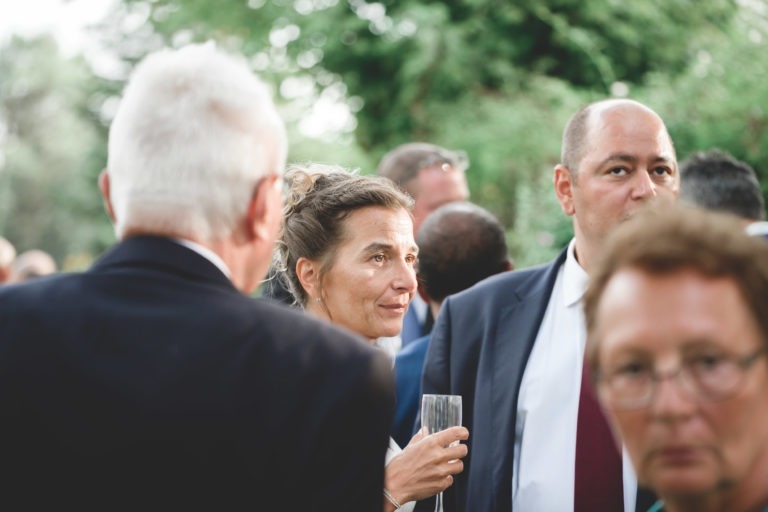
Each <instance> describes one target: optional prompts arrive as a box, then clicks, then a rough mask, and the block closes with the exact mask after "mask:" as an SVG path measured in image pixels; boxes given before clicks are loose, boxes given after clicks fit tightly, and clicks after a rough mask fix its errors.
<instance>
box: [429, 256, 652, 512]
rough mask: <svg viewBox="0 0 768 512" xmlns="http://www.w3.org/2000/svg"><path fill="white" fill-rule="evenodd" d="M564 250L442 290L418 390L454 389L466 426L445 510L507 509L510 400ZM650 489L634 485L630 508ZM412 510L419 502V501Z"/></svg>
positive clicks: (644, 500)
mask: <svg viewBox="0 0 768 512" xmlns="http://www.w3.org/2000/svg"><path fill="white" fill-rule="evenodd" d="M565 257H566V251H565V250H564V251H563V252H561V253H560V255H559V256H558V257H557V258H556V259H555V260H554V261H552V262H550V263H548V264H546V265H542V266H538V267H534V268H529V269H524V270H516V271H514V272H505V273H502V274H498V275H496V276H492V277H489V278H488V279H486V280H484V281H482V282H480V283H478V284H477V285H475V286H474V287H472V288H470V289H468V290H465V291H463V292H461V293H458V294H456V295H453V296H451V297H448V299H446V300H445V302H443V306H442V309H441V310H440V316H439V317H438V319H437V322H436V323H435V327H434V329H433V330H432V340H431V342H430V345H429V350H428V351H427V359H426V361H425V363H424V377H423V380H422V392H423V393H437V394H455V395H462V405H463V424H464V425H465V426H466V427H467V428H468V429H469V433H470V436H469V440H468V441H467V444H468V445H469V454H468V455H467V457H466V458H465V459H464V472H463V473H461V474H459V475H456V476H455V477H454V484H453V486H451V487H450V488H449V489H448V490H447V491H446V492H445V501H444V510H445V511H446V512H453V511H462V512H506V511H510V510H512V469H513V458H514V453H513V451H514V443H515V424H516V421H517V400H518V396H519V394H520V386H521V383H522V379H523V372H524V371H525V366H526V364H527V363H528V358H529V356H530V354H531V350H532V349H533V344H534V342H535V341H536V337H537V335H538V332H539V326H540V325H541V322H542V319H543V318H544V313H545V312H546V309H547V306H548V304H549V297H550V295H551V294H552V289H553V288H554V285H555V281H556V279H557V273H558V270H559V269H560V266H561V265H562V264H563V262H564V261H565ZM654 499H655V498H654V497H653V496H652V495H651V494H649V493H648V492H647V491H646V490H644V489H640V490H639V491H638V496H637V501H636V510H638V511H640V510H642V511H643V512H644V511H645V510H647V509H648V507H650V505H651V504H652V503H653V501H654ZM417 510H426V509H425V508H423V506H422V504H421V503H420V504H419V507H418V508H417Z"/></svg>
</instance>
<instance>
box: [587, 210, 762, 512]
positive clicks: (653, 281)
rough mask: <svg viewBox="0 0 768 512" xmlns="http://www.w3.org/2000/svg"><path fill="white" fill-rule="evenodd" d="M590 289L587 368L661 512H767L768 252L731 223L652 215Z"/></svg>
mask: <svg viewBox="0 0 768 512" xmlns="http://www.w3.org/2000/svg"><path fill="white" fill-rule="evenodd" d="M592 279H593V281H592V282H591V285H590V288H589V291H588V292H587V295H586V296H585V314H586V321H587V328H588V332H589V342H588V346H587V355H586V357H587V361H588V363H589V366H590V368H591V372H592V377H593V381H594V384H595V387H596V390H597V396H598V398H599V400H600V402H601V405H602V407H603V408H604V409H605V410H606V412H607V414H608V416H609V420H610V422H611V424H612V427H613V429H614V432H615V434H617V437H618V439H619V440H620V441H621V442H623V444H624V447H625V449H626V450H627V452H628V454H629V456H630V458H631V460H632V463H633V465H634V468H635V471H636V473H637V477H638V482H640V483H641V484H644V485H646V486H648V487H650V488H651V489H653V490H654V491H655V492H656V494H657V495H658V497H659V498H660V500H659V501H658V502H657V503H656V504H655V505H654V506H653V508H652V509H651V510H652V511H660V510H667V511H672V512H685V511H696V512H702V511H704V512H706V511H729V512H748V511H763V510H768V359H767V358H766V348H767V344H768V244H766V243H765V242H764V241H763V240H760V239H756V238H750V237H748V236H746V235H744V234H743V230H742V229H741V228H740V226H739V224H738V221H736V220H733V219H731V218H727V217H724V216H721V214H711V213H704V212H700V211H691V210H689V211H685V210H682V209H672V210H662V211H659V210H656V211H655V212H650V211H648V212H645V213H644V214H642V215H638V216H636V217H635V218H633V219H632V220H630V221H628V222H627V223H626V224H625V225H624V226H622V228H620V229H619V230H617V232H616V233H615V235H614V236H613V237H612V238H611V239H610V241H609V242H608V244H607V247H606V248H605V251H604V253H603V260H602V261H601V263H600V264H599V266H598V268H597V269H596V271H595V273H594V274H593V276H592Z"/></svg>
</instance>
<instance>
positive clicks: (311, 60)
mask: <svg viewBox="0 0 768 512" xmlns="http://www.w3.org/2000/svg"><path fill="white" fill-rule="evenodd" d="M754 5H757V8H754V9H753V8H752V7H750V6H754ZM761 5H763V4H762V2H759V1H758V2H742V1H739V2H737V1H736V0H646V1H643V2H622V1H619V0H544V1H540V0H524V1H522V2H487V1H484V0H445V1H422V0H397V1H395V0H382V1H381V2H368V1H366V0H219V1H218V2H210V1H209V0H123V2H122V3H120V4H118V6H117V9H116V11H115V13H114V15H113V16H111V17H110V18H109V19H108V20H106V22H105V24H104V26H103V27H102V31H101V32H102V35H103V38H104V41H105V42H106V43H107V44H108V45H111V47H112V49H113V50H114V51H115V52H116V53H117V54H118V55H119V56H120V57H121V58H122V59H123V60H124V62H125V63H126V64H127V65H126V67H125V70H123V71H124V72H125V76H123V77H121V78H120V79H119V80H117V81H115V82H106V81H103V80H101V81H99V80H95V79H94V78H93V77H92V76H90V75H89V74H88V73H87V70H85V69H84V66H83V64H82V62H78V61H64V60H63V59H61V58H60V57H58V54H57V52H56V51H55V49H54V48H52V47H50V46H49V47H47V49H40V48H38V49H37V50H34V49H33V47H34V46H35V44H40V43H35V44H32V43H29V44H28V45H27V46H29V47H25V45H24V44H22V43H21V42H18V41H17V42H15V43H14V44H13V45H11V47H9V48H8V49H5V50H3V54H2V56H0V60H1V61H2V62H1V63H0V104H1V105H2V108H3V110H2V112H1V113H0V116H1V117H0V119H2V120H3V122H5V123H8V122H9V121H7V119H21V120H19V121H12V123H11V124H9V126H16V125H14V124H13V123H19V124H18V126H19V127H21V126H22V125H23V123H24V122H29V123H31V125H32V128H30V129H29V130H27V131H24V132H23V133H24V134H25V135H24V136H17V135H14V134H11V135H10V136H8V137H6V140H5V141H4V142H2V149H3V151H4V153H5V159H6V164H5V168H2V169H0V233H2V234H4V235H7V236H9V237H10V238H13V237H12V236H11V231H9V230H16V232H17V233H18V234H16V233H14V236H17V237H31V238H30V239H28V240H27V239H25V238H22V239H24V240H27V241H25V242H24V243H23V244H21V245H30V246H31V245H39V246H41V247H43V248H48V249H49V250H52V251H54V252H55V253H56V254H57V255H58V256H61V255H63V254H65V253H67V252H72V251H76V250H77V251H83V250H87V251H98V250H99V249H100V248H102V247H104V245H105V244H106V243H108V241H110V240H111V239H112V236H111V232H110V230H109V227H108V225H107V223H106V219H105V217H104V215H103V214H102V213H101V206H100V200H99V198H98V195H97V193H96V188H95V179H96V175H97V174H98V171H99V170H100V169H101V167H102V166H103V165H104V162H105V161H106V142H105V140H106V132H105V129H104V125H103V124H102V121H101V119H99V118H98V117H97V116H96V115H95V114H94V112H98V111H99V109H100V108H101V105H102V103H103V102H104V101H105V100H108V99H109V98H110V97H112V96H115V95H116V94H118V92H117V89H119V87H120V86H121V85H122V83H121V82H122V79H123V78H126V77H127V70H128V69H129V68H130V65H131V64H132V63H134V62H136V61H137V60H139V59H140V58H142V57H143V56H144V55H145V54H146V53H148V52H149V51H152V50H154V49H157V48H159V47H161V46H163V45H171V46H180V45H182V44H186V43H188V42H192V41H203V40H207V39H209V38H212V39H215V40H216V41H218V43H219V44H220V45H221V46H223V47H225V48H227V49H230V50H232V51H234V52H238V53H243V54H244V55H246V56H247V57H248V58H249V59H250V62H251V63H252V65H253V68H254V69H255V70H256V71H257V72H259V74H260V75H261V76H262V77H263V78H264V79H265V80H266V81H267V82H268V83H271V84H274V87H275V91H276V93H277V94H276V96H277V99H278V102H279V103H280V108H281V113H282V114H283V117H284V118H285V119H286V121H287V124H288V127H289V133H290V139H291V153H290V155H289V159H290V160H293V161H307V160H314V161H321V162H328V163H339V164H341V165H345V166H348V167H358V168H360V169H361V171H362V172H363V173H372V172H374V170H375V168H376V165H377V162H378V159H379V158H380V157H381V155H383V154H384V153H385V152H386V151H387V150H389V149H391V148H392V147H394V146H395V145H397V144H399V143H402V142H406V141H413V140H425V141H430V142H434V143H437V144H441V145H444V146H446V147H450V148H455V149H464V150H466V151H467V152H468V154H469V155H470V159H471V163H472V165H471V168H470V170H469V171H468V174H467V177H468V180H469V182H470V188H471V190H472V199H473V200H474V201H475V202H477V203H478V204H481V205H483V206H485V207H486V208H488V209H490V210H491V211H493V212H494V213H495V214H496V215H498V216H499V218H500V219H501V220H502V222H503V223H504V224H505V226H507V228H508V229H509V232H508V239H509V242H510V248H511V252H512V256H513V257H514V258H515V260H516V263H517V265H518V266H519V267H521V266H526V265H530V264H534V263H538V262H541V261H544V260H546V259H548V258H550V257H551V256H553V255H554V254H555V253H556V252H557V251H558V250H559V249H560V248H561V247H562V246H563V245H564V244H565V243H567V241H568V239H569V238H570V237H571V235H572V233H571V227H570V224H571V223H570V219H569V218H568V217H566V216H564V215H563V214H562V212H561V211H560V208H559V205H557V202H556V200H555V198H554V193H553V190H552V183H551V182H552V168H553V166H554V165H555V164H556V163H557V161H558V159H559V149H560V136H561V131H562V128H563V126H564V124H565V122H566V120H567V119H568V117H569V116H570V115H571V114H572V113H573V112H574V111H575V110H576V109H577V108H578V107H580V106H581V105H583V104H585V103H586V102H588V101H591V100H595V99H599V98H603V97H605V96H607V95H609V94H610V93H611V92H614V91H620V90H621V89H622V87H626V88H628V90H629V95H630V96H631V97H634V98H637V99H639V100H641V101H645V102H647V103H648V104H649V105H651V106H652V107H654V108H655V109H656V110H657V111H658V112H659V113H660V114H661V115H662V117H664V118H665V120H666V121H667V123H668V125H669V128H670V132H671V134H672V136H673V139H674V140H675V141H676V147H677V149H678V153H679V156H681V157H684V156H686V155H687V154H689V153H690V152H691V151H694V150H699V149H708V148H710V147H714V146H717V147H720V148H722V149H725V150H728V151H730V152H732V153H733V154H734V155H736V156H737V157H738V158H742V159H745V160H747V161H749V162H750V163H752V164H753V165H754V166H755V167H756V168H757V170H758V172H759V173H760V174H761V175H762V177H763V182H764V183H766V184H768V176H767V175H766V174H768V149H765V148H768V144H766V142H768V140H766V138H768V132H766V127H768V119H766V115H767V114H766V112H765V108H764V107H763V105H765V104H766V101H765V96H766V94H768V93H764V92H763V91H764V90H765V88H764V87H763V84H764V83H765V78H766V75H768V52H765V51H763V50H764V44H765V43H764V42H763V40H762V39H761V38H764V37H765V36H766V33H767V32H766V27H768V22H766V20H765V18H764V17H763V15H762V14H761V11H760V9H759V7H760V6H761ZM65 69H68V70H69V71H67V72H65V71H64V70H65ZM57 70H58V71H57ZM46 73H47V74H46ZM67 76H68V77H69V78H64V77H67ZM75 77H76V78H75ZM28 83H33V84H38V86H35V87H36V88H37V89H36V90H39V92H38V93H37V94H36V95H29V96H28V97H27V96H25V98H26V99H25V100H24V101H25V103H23V104H22V103H18V102H17V103H16V104H14V102H13V101H11V102H10V103H8V102H6V97H14V98H15V96H13V95H11V96H9V94H10V93H9V92H8V91H11V90H24V87H22V86H21V85H18V84H22V85H23V84H28ZM617 84H618V85H619V87H617ZM33 89H34V88H33ZM64 91H69V92H67V93H65V92H64ZM67 94H68V96H66V95H67ZM46 97H47V98H54V99H55V98H59V100H55V101H53V103H51V102H48V103H46V102H45V101H43V100H42V98H46ZM14 101H16V100H14ZM56 101H58V102H59V103H58V105H60V107H61V108H59V110H58V112H64V113H65V117H66V116H69V120H68V121H66V122H65V121H58V120H56V121H54V120H53V119H52V117H51V115H50V113H46V111H45V110H44V108H43V107H44V105H47V104H49V105H50V104H56ZM323 101H326V103H328V102H330V103H335V104H336V105H339V104H346V105H347V106H348V112H347V113H346V114H344V113H343V112H342V113H333V114H331V115H330V116H329V115H326V116H325V117H324V119H327V120H326V121H325V123H326V125H325V126H323V125H322V124H321V125H320V126H319V128H325V132H326V133H325V134H324V135H316V136H308V135H307V130H305V129H304V125H305V124H306V123H307V117H308V116H307V113H308V112H309V111H311V110H312V109H313V108H316V106H317V105H318V104H319V103H322V102H323ZM38 102H39V103H38ZM8 105H10V107H9V106H8ZM14 105H16V107H14V108H16V110H13V108H11V107H13V106H14ZM9 108H10V110H9ZM26 109H31V110H26ZM13 112H16V114H13V115H15V117H13V115H12V113H13ZM26 112H30V113H26ZM334 112H335V111H334ZM349 112H351V113H352V114H353V115H354V119H352V118H350V119H346V118H345V115H346V116H347V117H349ZM310 117H311V116H310ZM27 118H28V119H27ZM59 123H61V124H59ZM315 124H316V125H317V122H316V121H315ZM13 129H14V130H16V128H13ZM314 129H315V131H317V129H318V126H315V128H314ZM50 130H52V131H50ZM321 131H322V130H321ZM9 133H11V131H9ZM13 133H16V132H13ZM50 133H55V135H50ZM46 134H48V135H46ZM53 168H55V169H56V172H55V173H52V172H51V169H53ZM72 169H76V170H72ZM25 180H26V182H28V183H26V182H25ZM25 183H26V184H25ZM11 190H12V191H11ZM22 198H24V199H22ZM27 204H28V205H29V206H27ZM54 210H55V211H56V214H55V215H51V212H52V211H54ZM44 213H46V214H47V215H48V216H49V217H55V219H53V220H52V219H47V220H46V219H43V217H44V216H45V215H44ZM19 219H24V221H23V222H22V221H20V220H19ZM67 223H69V224H67ZM66 225H69V226H70V228H69V229H67V227H66ZM71 226H78V227H77V229H72V228H71ZM35 237H36V238H35ZM36 240H44V241H45V245H44V244H42V243H37V241H36Z"/></svg>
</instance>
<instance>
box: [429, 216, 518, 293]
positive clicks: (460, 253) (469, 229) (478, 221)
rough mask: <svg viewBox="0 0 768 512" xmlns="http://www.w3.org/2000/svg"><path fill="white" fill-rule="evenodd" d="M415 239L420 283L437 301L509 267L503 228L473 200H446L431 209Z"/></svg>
mask: <svg viewBox="0 0 768 512" xmlns="http://www.w3.org/2000/svg"><path fill="white" fill-rule="evenodd" d="M416 243H417V244H418V246H419V271H418V275H419V283H420V285H421V286H422V287H423V288H424V291H425V292H426V295H428V296H429V299H430V300H431V301H433V302H436V303H440V302H442V301H443V299H445V298H446V297H447V296H448V295H451V294H454V293H458V292H460V291H461V290H464V289H466V288H469V287H470V286H472V285H473V284H475V283H477V282H479V281H481V280H483V279H485V278H486V277H489V276H492V275H494V274H498V273H499V272H503V271H505V270H509V269H510V268H511V264H510V261H509V256H508V254H507V243H506V239H505V236H504V228H503V227H502V226H501V224H500V223H499V221H498V219H496V217H494V216H493V215H492V214H491V213H490V212H488V211H487V210H485V209H483V208H481V207H479V206H477V205H474V204H472V203H466V202H455V203H449V204H446V205H445V206H442V207H440V208H438V209H437V210H435V211H434V212H432V213H431V214H430V215H429V217H427V219H426V220H425V221H424V224H422V226H421V230H420V231H419V234H418V237H417V239H416Z"/></svg>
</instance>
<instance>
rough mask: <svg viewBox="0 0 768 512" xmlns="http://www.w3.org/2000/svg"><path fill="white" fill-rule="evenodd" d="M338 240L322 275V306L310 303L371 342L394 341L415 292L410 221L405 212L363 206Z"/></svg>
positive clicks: (414, 261) (416, 250) (352, 214)
mask: <svg viewBox="0 0 768 512" xmlns="http://www.w3.org/2000/svg"><path fill="white" fill-rule="evenodd" d="M342 229H343V237H342V241H341V243H340V245H339V247H338V248H337V250H336V252H335V254H334V255H333V262H332V263H331V266H330V269H329V270H328V271H326V273H325V274H324V275H323V276H321V287H320V289H321V292H320V296H321V298H322V301H321V302H320V303H319V304H312V307H313V310H314V312H316V313H319V314H322V312H323V310H324V312H325V314H326V315H327V316H328V317H329V319H330V320H331V321H332V322H333V323H335V324H337V325H341V326H343V327H346V328H347V329H350V330H352V331H354V332H356V333H358V334H360V335H362V336H365V337H366V338H369V339H372V340H373V339H375V338H378V337H382V336H396V335H398V334H399V333H400V331H401V329H402V327H403V317H404V316H405V311H406V310H407V309H408V304H409V303H410V302H411V299H412V298H413V295H414V293H416V270H415V265H416V257H417V254H418V249H417V247H416V242H415V241H414V238H413V222H412V220H411V216H410V214H409V213H408V212H407V211H406V210H404V209H397V210H391V209H388V208H383V207H367V208H361V209H359V210H356V211H354V212H352V213H351V214H350V215H349V216H348V217H347V218H346V219H345V220H344V224H343V228H342Z"/></svg>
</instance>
